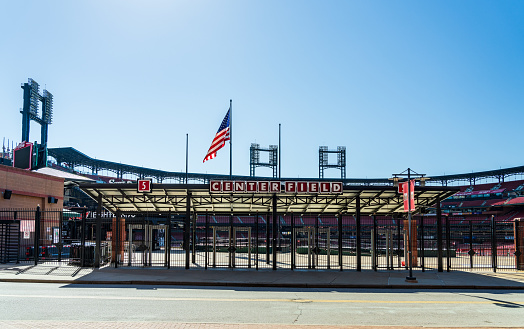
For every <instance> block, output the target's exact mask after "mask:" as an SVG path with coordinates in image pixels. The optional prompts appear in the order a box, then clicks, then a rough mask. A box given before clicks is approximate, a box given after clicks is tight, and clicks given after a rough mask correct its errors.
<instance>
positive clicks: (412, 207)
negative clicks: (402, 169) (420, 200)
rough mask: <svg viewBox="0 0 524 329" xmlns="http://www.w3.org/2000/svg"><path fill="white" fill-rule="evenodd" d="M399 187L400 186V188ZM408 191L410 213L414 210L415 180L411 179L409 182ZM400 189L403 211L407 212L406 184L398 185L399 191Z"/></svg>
mask: <svg viewBox="0 0 524 329" xmlns="http://www.w3.org/2000/svg"><path fill="white" fill-rule="evenodd" d="M400 185H402V188H400ZM409 185H410V186H409V189H410V192H411V193H410V195H409V199H410V201H409V202H410V203H411V211H414V210H415V180H414V179H412V180H410V181H409ZM401 189H402V194H403V195H404V211H405V212H407V211H408V207H409V203H408V182H405V183H400V184H399V191H400V190H401Z"/></svg>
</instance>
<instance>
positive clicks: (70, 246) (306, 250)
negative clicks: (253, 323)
mask: <svg viewBox="0 0 524 329" xmlns="http://www.w3.org/2000/svg"><path fill="white" fill-rule="evenodd" d="M273 216H275V215H274V214H272V213H264V214H262V213H260V214H255V215H252V214H251V215H245V216H241V215H216V214H211V213H207V214H191V217H190V218H189V219H187V218H186V215H185V214H183V215H179V214H172V213H154V212H151V213H136V214H118V216H114V215H113V214H109V213H107V214H106V213H104V214H97V213H96V212H92V213H89V212H87V211H85V210H80V211H78V212H76V213H73V212H71V213H68V212H63V211H41V210H40V209H38V208H37V209H29V210H28V209H19V210H12V209H11V210H0V262H2V263H8V262H17V263H20V262H24V263H30V264H35V265H36V264H38V263H42V262H46V263H48V262H51V263H56V264H60V265H71V266H79V267H84V266H95V267H97V266H103V265H106V264H113V265H114V266H117V267H118V266H138V267H150V266H151V267H155V266H156V267H167V268H170V267H177V268H192V267H193V268H196V267H199V268H206V269H207V268H221V267H222V268H242V269H287V270H295V269H296V270H318V269H320V270H330V269H331V270H333V269H334V270H341V271H342V270H361V269H372V270H395V269H407V268H408V265H409V264H408V263H409V262H408V258H409V256H408V250H409V249H408V246H407V242H408V228H407V221H406V220H405V219H404V218H395V217H385V216H360V217H357V216H351V215H343V216H327V215H311V214H308V215H300V214H286V215H281V214H278V215H276V216H275V217H273ZM412 234H414V235H416V238H415V239H412V241H416V246H413V247H412V259H413V262H412V265H413V269H416V270H422V271H425V270H448V271H449V270H502V269H504V270H508V269H516V256H515V251H516V249H515V241H514V226H513V222H495V221H494V220H493V219H490V218H488V219H470V220H468V219H464V218H461V219H457V218H447V217H446V218H443V219H442V220H441V223H440V225H439V223H438V221H437V219H436V216H420V217H418V216H417V217H414V218H413V219H412Z"/></svg>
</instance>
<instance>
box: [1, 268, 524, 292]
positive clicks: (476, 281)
mask: <svg viewBox="0 0 524 329" xmlns="http://www.w3.org/2000/svg"><path fill="white" fill-rule="evenodd" d="M407 274H408V271H398V270H397V271H377V272H375V271H370V270H364V271H362V272H357V271H354V270H351V271H343V272H340V271H335V270H333V271H320V270H319V271H314V270H313V271H311V270H310V271H304V270H301V271H290V270H277V271H272V270H259V271H255V270H241V269H235V270H231V269H208V270H203V269H190V270H185V269H169V270H168V269H165V268H136V267H123V268H116V269H115V268H113V267H104V268H101V269H92V268H78V267H73V266H65V265H63V266H56V265H52V264H41V265H38V266H31V265H25V264H24V265H22V264H0V282H36V283H62V284H127V285H186V286H187V285H190V286H230V287H289V288H339V289H341V288H380V289H384V288H397V289H497V290H499V289H522V290H524V272H523V271H504V272H500V271H499V272H496V273H494V272H488V271H483V272H473V271H472V272H469V271H467V272H466V271H452V272H440V273H439V272H437V271H425V272H421V271H418V270H417V271H414V272H413V275H414V276H415V277H416V279H417V281H418V282H416V283H408V282H406V281H405V278H406V276H407Z"/></svg>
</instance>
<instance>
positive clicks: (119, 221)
mask: <svg viewBox="0 0 524 329" xmlns="http://www.w3.org/2000/svg"><path fill="white" fill-rule="evenodd" d="M117 225H118V228H117ZM117 230H118V233H119V236H117V235H116V232H117ZM111 231H112V236H111V247H112V248H111V250H112V252H111V259H112V261H113V262H116V261H117V260H120V261H123V260H124V243H125V237H126V224H125V220H124V218H121V217H117V216H115V217H113V227H112V230H111ZM117 240H120V241H119V243H118V244H117ZM117 246H118V247H117ZM117 255H119V256H120V257H118V256H117Z"/></svg>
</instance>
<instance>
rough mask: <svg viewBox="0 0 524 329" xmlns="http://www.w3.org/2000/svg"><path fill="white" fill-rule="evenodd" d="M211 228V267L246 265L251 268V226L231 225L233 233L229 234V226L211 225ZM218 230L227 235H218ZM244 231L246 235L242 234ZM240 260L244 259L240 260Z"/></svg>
mask: <svg viewBox="0 0 524 329" xmlns="http://www.w3.org/2000/svg"><path fill="white" fill-rule="evenodd" d="M211 229H212V230H213V237H212V258H211V266H212V267H217V266H228V267H230V268H235V267H246V266H247V267H248V268H251V265H252V257H251V253H252V242H253V240H252V238H251V227H233V234H231V227H224V226H212V227H211ZM220 232H225V233H226V235H227V236H226V237H220V234H219V233H220ZM244 232H246V233H247V237H245V235H244V234H243V233H244ZM226 251H227V262H226V259H225V258H224V256H226ZM206 252H207V250H206ZM217 258H218V261H217ZM206 259H207V257H206ZM242 260H244V261H243V262H242ZM237 261H238V262H237ZM238 263H240V264H238Z"/></svg>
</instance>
